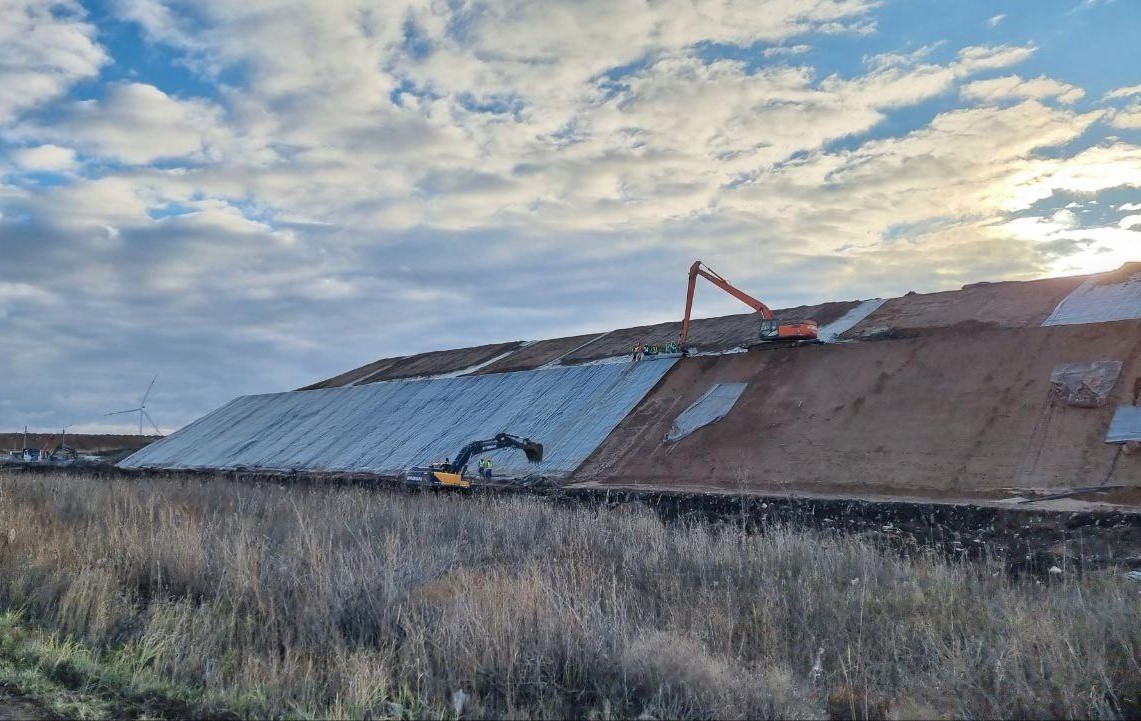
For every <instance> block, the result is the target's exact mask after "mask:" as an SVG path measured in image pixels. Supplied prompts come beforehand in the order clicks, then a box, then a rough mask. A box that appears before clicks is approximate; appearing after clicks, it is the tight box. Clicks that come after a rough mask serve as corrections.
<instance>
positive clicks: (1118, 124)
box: [1109, 103, 1141, 130]
mask: <svg viewBox="0 0 1141 721" xmlns="http://www.w3.org/2000/svg"><path fill="white" fill-rule="evenodd" d="M1109 124H1110V125H1112V126H1113V127H1115V128H1122V129H1123V130H1137V129H1139V128H1141V103H1133V104H1132V105H1130V106H1129V107H1127V108H1123V109H1121V110H1115V111H1113V113H1112V115H1111V116H1110V119H1109Z"/></svg>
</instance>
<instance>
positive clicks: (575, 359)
mask: <svg viewBox="0 0 1141 721" xmlns="http://www.w3.org/2000/svg"><path fill="white" fill-rule="evenodd" d="M857 305H859V301H850V302H840V303H822V304H820V305H812V306H799V307H797V308H786V309H782V310H774V311H773V314H774V315H775V316H776V317H777V318H779V319H781V320H800V319H804V318H811V319H813V320H815V321H817V322H818V323H820V325H826V324H828V323H831V322H832V321H834V320H836V319H838V318H840V317H841V316H843V315H844V314H845V313H847V312H848V311H849V310H851V309H852V308H854V307H855V306H857ZM680 333H681V322H680V321H679V322H673V323H659V324H657V325H648V326H637V327H634V328H622V329H619V330H615V331H611V332H609V333H591V334H587V335H578V336H569V337H565V338H551V339H549V340H543V341H539V342H537V343H532V344H531V345H524V343H523V341H512V342H510V343H493V344H490V345H481V346H476V347H474V348H457V349H455V350H441V351H432V352H429V353H419V354H417V355H411V356H399V357H395V358H381V359H379V360H376V361H373V362H372V363H368V364H365V365H363V366H360V367H359V368H354V369H352V370H350V371H346V372H344V373H342V374H340V375H338V376H334V377H332V378H327V379H325V380H322V381H318V382H317V383H313V384H311V385H308V386H305V387H304V388H300V389H298V390H305V391H307V390H313V389H316V388H336V387H338V386H347V385H353V384H354V383H355V384H363V383H377V382H379V381H391V380H399V379H401V378H415V377H417V376H428V375H437V374H441V373H455V372H456V371H460V370H463V369H465V368H471V367H472V366H477V365H479V364H480V363H484V362H486V361H488V360H491V359H492V358H495V357H496V356H498V355H502V354H504V353H506V352H508V351H510V350H512V349H517V350H516V352H514V353H512V354H511V355H508V356H507V357H505V358H502V359H500V360H498V361H496V362H495V363H492V364H491V365H489V366H487V367H485V368H481V369H480V370H479V371H477V373H479V374H482V373H505V372H507V371H519V370H531V369H533V368H538V367H539V366H541V365H543V364H545V363H549V362H551V361H553V360H556V359H561V360H562V362H564V363H567V364H575V363H584V362H586V361H591V360H598V359H600V358H612V357H614V356H620V355H624V354H626V353H630V352H631V349H632V348H633V347H634V344H635V343H637V342H638V341H642V342H643V343H647V344H651V343H652V344H659V345H665V344H666V343H669V342H671V341H675V340H677V339H678V335H679V334H680ZM759 334H760V326H759V321H758V319H757V315H756V314H755V313H744V314H740V315H729V316H723V317H721V318H701V319H697V320H694V321H693V324H692V325H691V327H690V335H689V338H690V344H691V345H693V346H695V347H696V348H698V349H699V350H702V351H725V350H729V349H730V348H735V347H737V346H748V345H750V344H752V343H755V342H757V340H758V336H759Z"/></svg>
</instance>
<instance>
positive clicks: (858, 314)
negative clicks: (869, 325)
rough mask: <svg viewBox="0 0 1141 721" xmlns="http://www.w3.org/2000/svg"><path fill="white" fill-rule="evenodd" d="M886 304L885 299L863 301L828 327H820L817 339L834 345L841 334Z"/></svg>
mask: <svg viewBox="0 0 1141 721" xmlns="http://www.w3.org/2000/svg"><path fill="white" fill-rule="evenodd" d="M886 302H887V299H886V298H872V299H871V300H865V301H864V302H862V303H860V304H859V305H858V306H856V307H855V308H853V309H851V310H850V311H848V312H847V313H845V314H844V315H843V316H842V317H840V318H839V319H837V320H835V321H833V322H832V323H829V324H828V325H825V326H821V327H820V329H819V336H818V337H819V338H820V340H822V341H824V342H825V343H835V342H836V339H837V338H839V337H840V335H841V334H842V333H846V332H848V331H849V330H851V329H852V328H853V327H854V326H855V325H856V324H857V323H859V322H860V321H862V320H864V319H865V318H867V317H868V316H869V315H871V314H872V313H875V312H876V311H877V310H879V308H880V306H881V305H883V304H884V303H886Z"/></svg>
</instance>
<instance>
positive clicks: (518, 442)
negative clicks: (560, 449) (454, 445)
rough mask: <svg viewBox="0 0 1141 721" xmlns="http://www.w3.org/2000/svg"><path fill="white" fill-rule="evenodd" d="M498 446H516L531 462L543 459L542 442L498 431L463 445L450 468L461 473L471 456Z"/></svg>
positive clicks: (498, 447)
mask: <svg viewBox="0 0 1141 721" xmlns="http://www.w3.org/2000/svg"><path fill="white" fill-rule="evenodd" d="M500 448H518V449H519V450H521V451H523V454H524V455H526V456H527V460H528V461H530V462H531V463H538V462H540V461H542V460H543V444H542V443H536V442H534V441H532V440H531V439H530V438H520V437H519V436H513V435H511V434H510V433H499V434H496V436H495V438H489V439H487V440H485V441H472V442H471V443H469V444H467V445H466V446H464V447H463V448H462V449H461V450H460V452H459V455H457V456H456V460H455V462H454V463H453V464H452V468H453V469H455V472H456V473H460V474H462V473H463V472H464V469H466V468H467V464H468V462H469V461H471V457H472V456H474V455H476V454H477V453H488V452H490V451H496V450H499V449H500Z"/></svg>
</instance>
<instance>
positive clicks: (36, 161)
mask: <svg viewBox="0 0 1141 721" xmlns="http://www.w3.org/2000/svg"><path fill="white" fill-rule="evenodd" d="M11 156H12V159H13V160H15V161H16V164H17V165H19V166H20V167H21V168H23V169H24V170H32V171H49V172H51V171H54V172H67V171H70V170H74V169H75V167H76V165H77V162H76V157H75V151H74V150H72V149H71V148H61V147H60V146H58V145H50V144H49V145H37V146H35V147H31V148H19V149H17V150H14V151H12V153H11Z"/></svg>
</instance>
